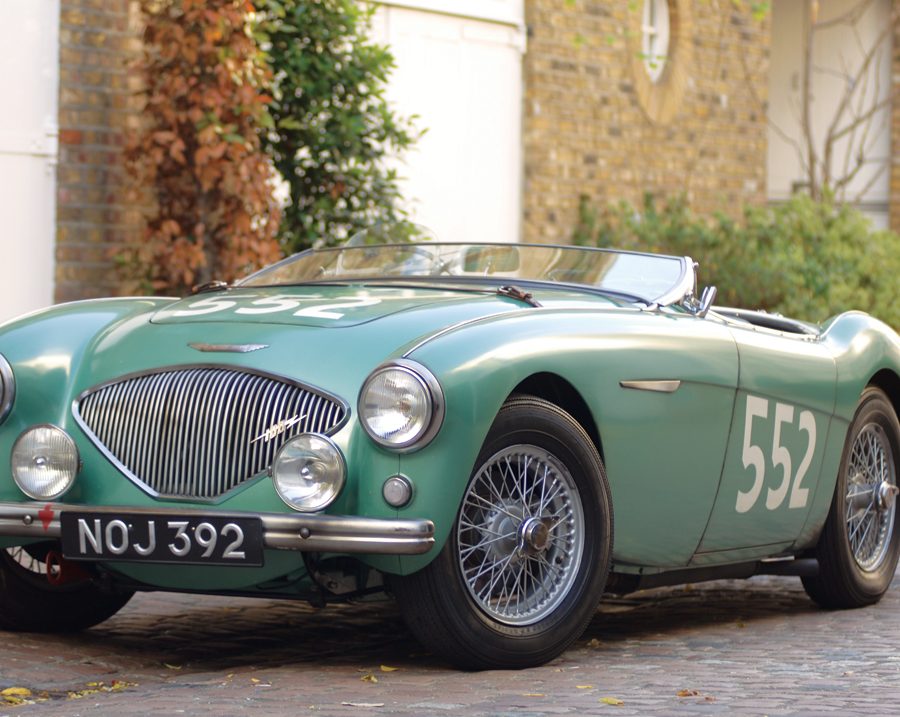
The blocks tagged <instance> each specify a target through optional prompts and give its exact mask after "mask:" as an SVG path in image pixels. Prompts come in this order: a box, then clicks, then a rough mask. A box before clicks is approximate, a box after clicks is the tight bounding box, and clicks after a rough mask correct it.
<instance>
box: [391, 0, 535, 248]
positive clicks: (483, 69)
mask: <svg viewBox="0 0 900 717" xmlns="http://www.w3.org/2000/svg"><path fill="white" fill-rule="evenodd" d="M380 4H381V7H380V8H379V10H378V13H377V14H376V16H375V21H374V25H373V34H374V37H375V39H376V41H378V42H382V43H385V44H387V45H389V46H390V48H391V52H392V53H393V55H394V58H395V60H396V64H397V67H396V68H395V70H394V72H393V74H392V75H391V79H390V85H389V88H388V97H389V99H390V100H391V101H392V103H393V106H394V108H395V110H396V111H397V112H398V114H400V115H418V119H417V125H418V127H420V128H424V129H427V132H426V134H425V135H424V136H423V137H422V138H421V139H420V140H419V141H418V143H417V144H416V147H415V148H414V149H412V150H410V151H409V152H407V153H406V155H405V156H404V158H403V160H402V161H401V162H400V164H399V165H398V173H399V174H400V176H402V177H404V178H405V179H404V181H403V184H402V191H403V193H404V196H405V197H406V198H407V199H408V200H410V201H409V203H408V209H409V210H410V214H411V218H412V220H413V221H416V222H418V223H420V224H423V225H425V226H426V227H428V228H429V229H431V230H433V231H434V233H435V234H436V235H437V238H438V239H440V240H443V241H508V242H511V241H518V240H519V237H520V231H521V213H522V198H521V192H522V189H521V187H522V120H521V117H522V54H523V52H524V50H525V26H524V2H523V0H396V1H390V0H381V3H380Z"/></svg>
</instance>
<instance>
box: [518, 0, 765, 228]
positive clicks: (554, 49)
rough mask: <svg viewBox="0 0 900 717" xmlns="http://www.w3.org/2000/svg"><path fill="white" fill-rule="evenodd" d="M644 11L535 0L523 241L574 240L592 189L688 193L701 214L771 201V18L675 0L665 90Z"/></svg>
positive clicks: (613, 195) (600, 199) (634, 194)
mask: <svg viewBox="0 0 900 717" xmlns="http://www.w3.org/2000/svg"><path fill="white" fill-rule="evenodd" d="M642 5H643V3H642V2H634V3H626V2H616V3H611V2H606V1H605V0H576V1H575V2H574V4H569V3H563V2H561V0H526V22H527V24H528V29H529V39H528V52H527V54H526V56H525V68H524V76H525V106H524V129H523V132H524V152H525V195H524V206H525V217H524V222H523V227H524V230H523V234H524V236H523V239H524V240H525V241H542V242H567V241H568V240H569V238H570V236H571V233H572V228H573V226H574V224H575V221H576V216H577V206H578V198H579V195H581V194H585V195H588V196H589V197H590V198H591V199H592V200H593V201H594V202H595V203H597V204H605V203H606V202H610V201H616V200H619V199H626V200H629V201H631V202H639V201H640V199H641V197H642V195H643V193H644V192H645V191H651V192H654V193H658V194H661V195H670V194H672V193H677V192H685V193H686V194H687V197H688V199H689V201H690V204H691V205H692V206H693V208H695V209H696V210H697V211H700V212H709V211H713V210H716V209H725V210H727V211H732V212H733V211H734V210H735V209H736V208H737V207H738V206H739V205H740V204H741V203H743V202H756V203H762V202H764V201H765V197H766V119H765V106H764V103H765V101H766V93H767V77H768V69H769V68H768V48H769V22H770V20H769V18H768V17H766V18H764V19H762V20H761V21H758V20H754V19H753V18H751V16H750V12H749V4H748V3H741V4H737V3H732V2H730V1H726V0H712V1H704V2H700V1H699V0H670V2H669V7H670V9H671V14H672V25H673V34H674V41H673V44H671V45H670V51H669V61H668V64H667V67H666V70H665V74H664V75H663V77H662V78H661V80H660V81H659V83H657V84H656V85H654V84H653V83H651V82H650V81H649V78H648V76H647V74H646V71H645V70H644V68H643V64H642V61H641V59H640V45H639V43H640V33H641V30H640V25H641V17H640V14H641V8H642Z"/></svg>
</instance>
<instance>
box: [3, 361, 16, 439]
mask: <svg viewBox="0 0 900 717" xmlns="http://www.w3.org/2000/svg"><path fill="white" fill-rule="evenodd" d="M15 400H16V377H15V376H14V375H13V370H12V366H10V365H9V361H7V360H6V359H5V358H4V357H3V356H2V355H0V423H3V421H4V420H6V417H7V416H8V415H9V412H10V411H12V407H13V403H14V402H15Z"/></svg>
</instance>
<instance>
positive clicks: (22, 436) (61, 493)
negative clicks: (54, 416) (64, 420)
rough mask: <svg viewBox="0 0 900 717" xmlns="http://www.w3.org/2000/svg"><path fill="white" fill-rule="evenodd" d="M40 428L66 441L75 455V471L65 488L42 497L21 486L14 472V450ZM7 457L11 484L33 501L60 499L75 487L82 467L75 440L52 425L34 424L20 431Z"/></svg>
mask: <svg viewBox="0 0 900 717" xmlns="http://www.w3.org/2000/svg"><path fill="white" fill-rule="evenodd" d="M41 428H44V429H50V430H52V431H55V432H57V433H59V434H60V435H61V436H62V437H63V438H64V439H65V440H66V442H67V443H68V444H69V445H70V446H71V448H72V451H73V452H74V455H75V470H74V471H73V472H72V476H71V478H70V479H69V481H68V483H67V484H66V487H65V488H63V489H62V490H60V491H57V492H55V493H51V494H46V495H42V494H40V493H37V492H36V491H32V490H29V489H28V488H26V487H25V486H24V485H22V482H21V481H20V480H19V478H18V477H17V471H16V466H15V456H16V450H17V449H18V447H19V444H20V443H21V442H22V441H23V440H24V439H25V438H26V436H28V434H29V433H32V432H33V431H35V430H38V429H41ZM9 455H10V473H11V475H12V478H13V483H15V484H16V487H17V488H18V489H19V490H20V491H22V492H23V493H24V494H25V495H27V496H28V497H29V498H32V499H33V500H40V501H52V500H58V499H59V498H62V497H63V496H64V495H65V494H66V493H68V492H69V491H70V490H71V489H72V487H73V486H74V485H75V481H76V479H77V478H78V473H79V472H80V471H81V467H82V464H81V453H80V452H79V451H78V445H77V444H76V443H75V439H74V438H72V436H70V435H69V433H68V432H67V431H65V430H63V429H62V428H60V427H59V426H57V425H55V424H53V423H36V424H34V425H33V426H29V427H28V428H26V429H25V430H24V431H22V432H21V433H20V434H19V435H18V437H17V438H16V440H15V441H14V442H13V445H12V450H11V451H10V454H9Z"/></svg>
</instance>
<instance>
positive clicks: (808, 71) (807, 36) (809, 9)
mask: <svg viewBox="0 0 900 717" xmlns="http://www.w3.org/2000/svg"><path fill="white" fill-rule="evenodd" d="M817 12H818V3H817V2H816V0H807V2H806V14H805V16H804V18H803V21H804V25H805V27H806V32H804V33H803V50H804V52H803V54H804V62H803V83H802V88H803V97H804V102H803V118H802V122H801V126H802V127H803V135H804V139H805V140H806V156H807V181H808V183H809V188H810V194H812V197H813V199H818V198H819V197H818V193H817V192H816V186H817V183H816V147H815V143H814V142H813V132H812V112H811V111H810V102H809V100H808V98H809V96H810V91H811V87H812V67H813V39H814V35H813V27H814V26H815V14H816V13H817Z"/></svg>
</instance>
